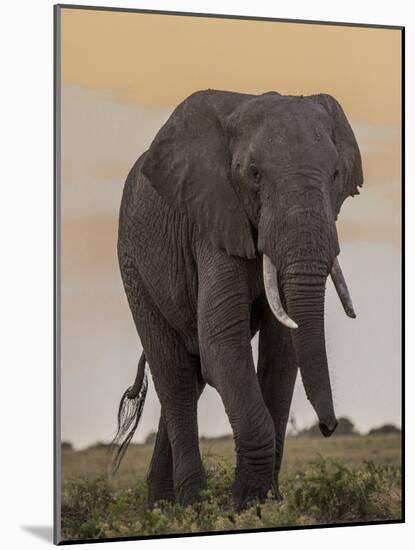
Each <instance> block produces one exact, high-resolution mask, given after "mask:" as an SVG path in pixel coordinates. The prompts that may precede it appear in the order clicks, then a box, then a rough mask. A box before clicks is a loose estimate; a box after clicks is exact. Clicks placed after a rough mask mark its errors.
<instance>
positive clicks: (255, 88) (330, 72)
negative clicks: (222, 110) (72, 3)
mask: <svg viewBox="0 0 415 550" xmlns="http://www.w3.org/2000/svg"><path fill="white" fill-rule="evenodd" d="M400 48H401V33H400V31H398V30H392V29H371V28H351V27H339V26H327V25H306V24H295V23H276V22H268V21H246V20H235V19H217V18H215V19H213V18H202V17H184V16H181V17H177V16H167V15H152V14H141V13H123V12H108V11H95V10H91V11H86V10H76V9H63V10H62V78H63V82H65V83H71V84H80V85H82V86H85V87H89V88H95V89H106V90H111V91H112V93H113V94H114V98H115V99H118V100H124V101H132V102H138V103H140V104H142V105H144V106H174V105H176V104H177V103H179V102H180V101H181V100H182V99H184V98H185V97H186V96H187V95H189V94H190V93H192V92H193V91H195V90H197V89H203V88H218V89H226V90H235V91H240V92H250V93H262V92H264V91H267V90H277V91H279V92H281V93H293V94H309V93H315V92H320V91H324V92H326V93H330V94H332V95H334V96H335V97H336V98H337V99H338V100H339V101H340V102H341V104H342V105H343V107H344V108H345V110H346V112H347V113H348V114H349V116H350V117H351V118H353V119H354V120H365V121H367V122H371V123H373V122H377V123H383V124H385V123H387V124H396V123H399V121H400V95H401V89H400V85H401V82H400V55H401V54H400Z"/></svg>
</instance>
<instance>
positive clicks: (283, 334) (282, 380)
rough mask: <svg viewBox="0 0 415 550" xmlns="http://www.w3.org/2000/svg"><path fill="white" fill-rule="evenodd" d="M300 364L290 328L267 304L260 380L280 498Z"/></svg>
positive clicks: (265, 307) (261, 327)
mask: <svg viewBox="0 0 415 550" xmlns="http://www.w3.org/2000/svg"><path fill="white" fill-rule="evenodd" d="M297 370H298V368H297V364H296V361H295V356H294V349H293V345H292V339H291V334H290V329H288V328H286V327H284V326H282V325H281V324H280V323H279V322H278V321H277V320H276V319H275V317H274V315H273V314H272V312H271V310H270V308H269V306H268V304H265V305H264V307H263V316H262V321H261V326H260V331H259V349H258V369H257V372H258V379H259V383H260V386H261V390H262V394H263V396H264V401H265V404H266V406H267V408H268V410H269V412H270V413H271V416H272V420H273V422H274V429H275V477H274V487H273V492H274V496H275V498H277V499H278V500H281V498H282V497H281V495H280V492H279V488H278V477H279V473H280V468H281V462H282V457H283V451H284V441H285V433H286V429H287V422H288V417H289V413H290V407H291V401H292V396H293V392H294V386H295V380H296V377H297Z"/></svg>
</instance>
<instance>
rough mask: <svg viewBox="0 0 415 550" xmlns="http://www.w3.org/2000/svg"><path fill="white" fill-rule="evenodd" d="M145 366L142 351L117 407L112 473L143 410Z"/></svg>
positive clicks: (146, 385)
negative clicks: (133, 373) (131, 381)
mask: <svg viewBox="0 0 415 550" xmlns="http://www.w3.org/2000/svg"><path fill="white" fill-rule="evenodd" d="M145 367H146V356H145V355H144V351H143V353H142V354H141V357H140V360H139V362H138V367H137V374H136V376H135V380H134V384H133V385H132V386H130V387H129V388H128V389H127V390H126V391H125V392H124V394H123V396H122V397H121V401H120V405H119V407H118V429H117V433H116V434H115V437H114V439H113V440H112V443H111V446H110V452H111V455H114V453H115V456H114V458H113V459H112V461H111V474H112V475H114V474H115V473H116V472H117V470H118V468H119V466H120V464H121V461H122V459H123V457H124V455H125V452H126V450H127V448H128V445H129V444H130V442H131V440H132V438H133V436H134V434H135V431H136V429H137V426H138V423H139V421H140V418H141V414H142V412H143V408H144V402H145V399H146V395H147V388H148V380H147V373H146V368H145Z"/></svg>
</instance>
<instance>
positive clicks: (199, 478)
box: [176, 472, 207, 506]
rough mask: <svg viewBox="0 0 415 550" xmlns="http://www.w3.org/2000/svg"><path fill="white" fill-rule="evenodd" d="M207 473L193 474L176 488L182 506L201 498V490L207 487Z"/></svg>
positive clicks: (189, 504)
mask: <svg viewBox="0 0 415 550" xmlns="http://www.w3.org/2000/svg"><path fill="white" fill-rule="evenodd" d="M206 487H207V484H206V476H205V473H204V472H202V473H199V474H193V475H190V476H188V477H187V478H186V480H185V481H182V482H181V484H180V485H179V486H178V487H177V488H176V499H177V502H178V503H179V504H181V505H182V506H191V505H192V504H195V503H197V502H200V500H201V498H202V497H201V492H202V491H203V490H204V489H206Z"/></svg>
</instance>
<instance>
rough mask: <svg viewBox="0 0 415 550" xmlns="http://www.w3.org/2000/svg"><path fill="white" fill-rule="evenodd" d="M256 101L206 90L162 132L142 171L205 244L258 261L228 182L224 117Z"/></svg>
mask: <svg viewBox="0 0 415 550" xmlns="http://www.w3.org/2000/svg"><path fill="white" fill-rule="evenodd" d="M251 97H252V96H249V95H247V94H237V93H230V92H220V91H214V90H207V91H201V92H196V93H194V94H192V95H191V96H190V97H188V98H187V99H186V100H185V101H184V102H183V103H181V104H180V105H179V106H178V107H177V108H176V109H175V111H174V112H173V113H172V115H171V116H170V118H169V119H168V121H167V122H166V124H165V125H164V126H163V127H162V128H161V129H160V130H159V132H158V134H157V135H156V137H155V139H154V141H153V143H152V144H151V146H150V149H149V151H148V152H147V155H146V158H145V161H144V164H143V166H142V172H143V173H144V175H145V176H147V178H148V179H149V181H150V183H151V184H152V185H153V187H154V188H155V189H156V190H157V192H158V193H159V194H160V195H161V196H162V197H164V198H165V199H166V200H167V201H168V202H169V203H170V204H171V205H173V206H174V207H176V208H178V209H179V211H180V212H182V213H184V214H186V215H187V216H188V218H189V219H190V220H191V222H193V223H194V224H195V225H196V226H197V228H198V230H199V231H200V233H201V235H202V236H203V238H204V239H207V240H208V241H209V242H210V243H211V244H212V245H213V246H215V247H216V248H220V249H222V250H225V251H226V252H227V253H228V254H231V255H235V256H241V257H245V258H254V257H255V255H256V249H255V244H254V240H253V237H252V232H251V227H250V224H249V221H248V218H247V215H246V213H245V210H244V208H243V206H242V204H241V202H240V200H239V199H238V197H237V195H236V193H235V190H234V188H233V187H232V184H231V181H230V170H231V156H230V152H229V145H228V138H227V134H226V132H225V125H226V118H227V117H228V116H229V115H230V114H231V113H232V112H233V111H234V109H236V108H237V107H238V106H239V105H240V104H241V103H242V102H244V101H247V100H248V99H249V98H251Z"/></svg>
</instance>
